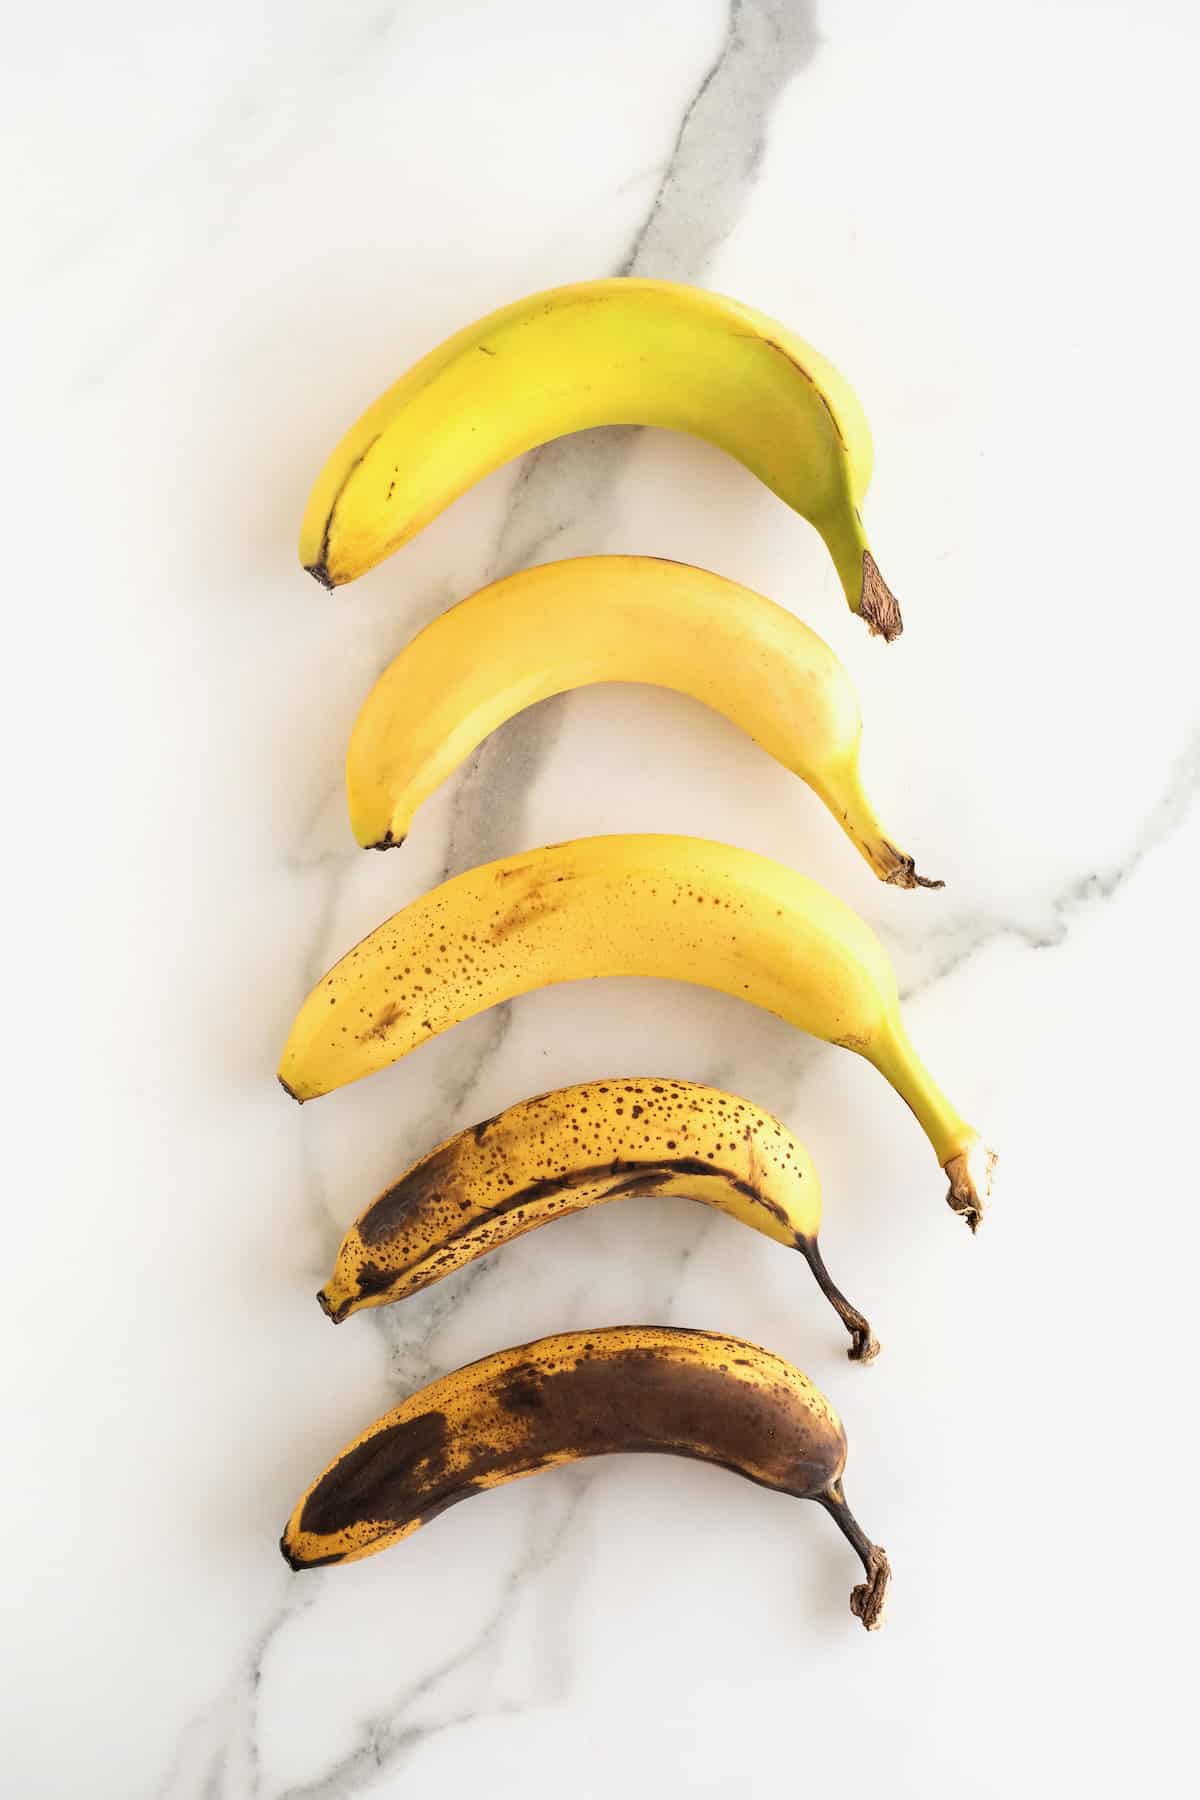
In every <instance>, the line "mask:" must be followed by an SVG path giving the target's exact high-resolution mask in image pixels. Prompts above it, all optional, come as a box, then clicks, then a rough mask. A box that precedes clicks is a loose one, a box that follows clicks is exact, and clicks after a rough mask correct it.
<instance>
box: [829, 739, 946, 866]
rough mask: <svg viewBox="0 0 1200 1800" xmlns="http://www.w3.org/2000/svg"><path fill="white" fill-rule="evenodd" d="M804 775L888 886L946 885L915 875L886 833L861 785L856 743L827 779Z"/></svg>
mask: <svg viewBox="0 0 1200 1800" xmlns="http://www.w3.org/2000/svg"><path fill="white" fill-rule="evenodd" d="M795 773H797V774H798V773H799V771H798V770H796V771H795ZM804 779H805V780H807V781H808V783H809V785H810V786H811V787H813V788H814V789H815V790H816V792H817V793H818V794H819V795H820V796H821V799H822V800H823V801H824V802H825V804H826V806H827V807H828V808H829V810H830V812H831V813H832V814H833V816H834V818H835V819H840V821H841V824H842V829H843V831H845V833H846V835H847V837H849V838H850V840H851V841H852V843H853V844H854V847H855V849H856V850H857V851H858V852H859V854H860V855H861V856H863V857H864V858H865V859H866V861H867V862H868V863H870V865H871V868H872V869H873V870H874V872H875V874H876V875H877V876H878V877H879V879H880V881H886V882H887V883H888V884H889V886H891V887H901V888H940V887H945V885H946V884H945V882H944V881H931V880H929V879H928V878H927V877H926V876H924V875H918V873H917V865H916V863H915V862H914V861H913V859H912V857H911V856H909V854H908V852H907V851H906V850H900V849H898V848H897V846H896V845H895V844H893V843H892V842H891V841H890V839H889V838H887V837H886V836H885V834H884V830H883V827H882V825H881V824H880V823H879V818H878V815H877V814H876V812H875V809H874V807H873V806H872V805H871V802H870V801H869V800H868V799H867V793H866V789H865V788H864V787H863V782H862V775H861V773H860V772H859V767H858V746H857V744H856V745H855V747H854V750H853V751H852V753H851V754H850V756H849V757H848V758H847V759H846V760H845V761H844V762H842V763H840V764H838V765H837V766H836V767H835V768H833V769H831V770H830V771H829V772H828V776H827V779H826V780H824V781H821V782H819V783H818V782H816V781H814V780H813V779H812V777H811V776H805V777H804Z"/></svg>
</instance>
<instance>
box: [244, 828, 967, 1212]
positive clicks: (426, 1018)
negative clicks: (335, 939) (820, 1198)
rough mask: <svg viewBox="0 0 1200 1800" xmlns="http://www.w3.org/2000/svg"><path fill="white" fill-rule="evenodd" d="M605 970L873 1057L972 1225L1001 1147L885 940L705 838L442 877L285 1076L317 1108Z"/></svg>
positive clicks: (770, 866)
mask: <svg viewBox="0 0 1200 1800" xmlns="http://www.w3.org/2000/svg"><path fill="white" fill-rule="evenodd" d="M601 975H647V976H665V977H668V978H670V979H674V980H677V981H690V982H695V983H697V984H699V985H701V986H704V987H712V988H718V989H720V990H721V991H722V992H724V993H728V994H734V995H736V996H738V997H739V998H740V999H744V1000H750V1001H753V1002H754V1003H755V1004H756V1005H758V1006H761V1007H764V1008H765V1009H766V1010H767V1011H768V1012H773V1013H777V1014H778V1015H779V1016H780V1017H781V1018H784V1019H787V1020H788V1021H789V1022H790V1023H791V1024H793V1025H796V1026H798V1027H799V1028H800V1029H801V1030H802V1031H808V1032H811V1033H812V1034H813V1035H814V1036H816V1037H820V1038H824V1039H826V1040H827V1041H828V1042H830V1043H835V1044H841V1045H843V1046H844V1047H845V1048H846V1049H849V1050H855V1051H857V1052H858V1053H859V1055H861V1056H865V1057H866V1058H867V1060H868V1061H869V1062H871V1063H873V1064H874V1065H875V1067H876V1068H877V1069H878V1070H879V1071H880V1073H881V1074H882V1075H884V1076H885V1077H886V1079H887V1080H888V1081H889V1082H890V1083H891V1085H892V1086H893V1087H894V1088H895V1089H896V1091H897V1093H898V1094H899V1095H900V1096H901V1098H902V1099H903V1100H905V1101H906V1102H907V1103H908V1105H909V1106H910V1107H911V1109H912V1111H913V1112H914V1113H915V1114H916V1117H917V1119H918V1121H919V1123H920V1125H921V1126H922V1128H923V1130H924V1131H925V1133H926V1135H927V1137H928V1138H929V1140H930V1142H931V1144H932V1145H933V1148H934V1152H935V1154H936V1156H937V1159H938V1161H939V1162H940V1163H942V1164H943V1166H944V1167H945V1168H946V1170H947V1173H948V1174H949V1175H950V1182H951V1186H950V1194H949V1196H948V1197H949V1201H950V1204H951V1206H952V1207H953V1208H954V1209H955V1211H957V1212H961V1213H962V1214H963V1215H964V1216H965V1217H966V1219H967V1221H968V1223H969V1224H970V1225H971V1226H972V1229H974V1227H975V1226H976V1225H977V1224H978V1222H979V1218H980V1217H981V1214H982V1209H983V1201H984V1198H985V1196H986V1193H987V1177H988V1173H989V1167H990V1165H989V1163H988V1154H989V1153H987V1152H985V1151H983V1150H982V1147H981V1146H980V1142H979V1135H978V1133H977V1132H976V1131H975V1130H974V1129H973V1128H972V1127H971V1126H969V1125H968V1124H967V1123H966V1122H965V1121H964V1120H963V1119H962V1118H961V1117H960V1116H959V1114H958V1113H957V1112H955V1110H954V1108H953V1107H952V1106H951V1104H950V1102H949V1101H948V1100H947V1099H946V1097H945V1095H944V1094H943V1093H942V1091H941V1089H940V1088H939V1087H938V1086H937V1084H936V1083H935V1082H934V1080H933V1079H932V1077H931V1076H930V1074H929V1072H928V1070H927V1069H926V1068H925V1067H924V1065H923V1064H922V1062H921V1060H920V1058H919V1057H918V1056H917V1053H916V1051H915V1050H914V1049H913V1047H912V1044H911V1043H910V1041H909V1038H908V1035H907V1033H906V1031H905V1029H904V1025H903V1023H902V1021H901V1018H900V1008H899V1001H898V997H897V992H896V978H895V974H894V973H893V970H892V965H891V963H890V962H889V960H888V957H887V953H886V952H885V950H884V948H883V946H882V944H881V943H880V942H879V939H878V938H877V937H876V936H875V934H874V932H873V931H872V930H871V929H870V927H869V926H867V925H866V924H864V923H863V921H862V920H861V919H860V918H859V917H858V915H857V914H856V913H853V912H851V910H850V908H849V907H848V906H845V905H843V903H842V902H841V901H840V900H837V899H835V898H834V896H833V895H832V894H830V893H827V892H826V890H825V889H824V888H822V887H819V886H818V885H817V883H816V882H814V881H809V880H807V879H806V878H805V877H804V876H803V875H798V874H796V873H795V872H794V871H793V870H791V869H786V868H784V867H783V866H782V864H780V863H775V862H771V861H770V860H769V859H768V858H767V857H765V856H757V855H755V854H753V853H752V852H750V851H748V850H738V849H734V848H733V847H732V846H730V845H727V844H716V843H710V842H708V841H706V840H705V839H702V838H688V837H672V836H661V835H656V834H652V833H647V834H644V835H635V836H615V837H594V838H580V839H578V840H576V841H575V842H574V843H568V844H554V845H550V846H549V847H547V848H545V849H541V850H531V851H526V852H524V853H523V854H521V855H517V856H509V857H505V858H503V859H502V860H500V861H499V862H493V863H485V864H483V865H481V866H480V867H479V868H475V869H469V870H468V871H467V872H466V874H464V875H459V876H456V877H455V878H454V879H453V880H451V881H447V882H443V883H442V885H441V886H440V887H436V888H433V889H432V890H431V891H430V892H429V893H427V894H424V895H422V896H421V898H420V899H418V900H414V901H413V902H412V904H411V905H409V906H406V907H405V908H404V909H403V910H402V911H401V912H398V913H396V914H395V915H394V916H393V917H392V918H391V919H389V920H387V921H386V923H384V924H383V925H380V926H379V927H377V929H376V930H375V931H373V932H372V933H371V934H370V936H369V937H366V938H364V939H363V941H362V942H361V943H360V944H358V945H356V947H355V948H354V949H353V950H351V951H349V952H348V954H347V955H345V956H344V957H343V958H342V960H341V961H340V962H339V963H337V964H336V965H335V966H334V967H333V968H332V969H331V970H330V971H329V973H328V974H327V975H325V976H324V977H323V978H322V980H321V981H319V982H318V983H317V985H316V987H315V988H314V989H313V990H312V992H311V994H310V995H309V997H308V999H307V1000H306V1001H305V1002H304V1005H303V1006H302V1007H301V1009H300V1012H299V1013H298V1015H297V1017H296V1020H295V1022H294V1024H293V1026H292V1029H291V1033H290V1035H289V1037H288V1041H287V1044H286V1045H285V1047H284V1052H283V1059H282V1061H281V1063H280V1067H279V1079H280V1081H281V1082H282V1083H283V1085H284V1087H285V1088H286V1089H287V1091H288V1092H289V1093H290V1094H292V1095H293V1096H294V1097H295V1098H296V1099H297V1100H311V1099H314V1098H315V1097H316V1096H317V1095H319V1094H326V1093H329V1092H330V1091H331V1090H332V1089H333V1088H336V1087H341V1086H343V1085H344V1084H345V1083H346V1082H350V1081H357V1080H359V1079H360V1078H361V1077H362V1076H364V1075H370V1074H372V1073H373V1072H374V1071H375V1070H377V1069H383V1068H386V1067H387V1066H388V1065H389V1064H390V1063H393V1062H396V1061H397V1060H398V1059H399V1058H400V1057H402V1056H404V1055H406V1054H407V1053H408V1052H409V1051H410V1050H412V1049H415V1047H416V1046H417V1045H418V1044H420V1043H422V1042H424V1040H425V1039H426V1038H430V1037H433V1036H435V1035H436V1034H437V1033H438V1032H440V1031H445V1030H447V1029H448V1028H449V1027H450V1026H451V1025H454V1024H457V1023H458V1022H459V1021H460V1020H462V1019H469V1018H472V1017H473V1016H474V1015H475V1014H476V1013H479V1012H483V1011H484V1010H485V1009H486V1008H487V1007H490V1006H496V1005H498V1004H499V1003H500V1002H501V1001H503V1000H511V999H512V998H513V997H514V996H515V995H517V994H523V993H528V992H529V991H530V990H531V989H533V988H538V987H545V986H547V985H548V984H550V983H554V982H559V981H577V980H582V979H586V978H591V977H595V976H601Z"/></svg>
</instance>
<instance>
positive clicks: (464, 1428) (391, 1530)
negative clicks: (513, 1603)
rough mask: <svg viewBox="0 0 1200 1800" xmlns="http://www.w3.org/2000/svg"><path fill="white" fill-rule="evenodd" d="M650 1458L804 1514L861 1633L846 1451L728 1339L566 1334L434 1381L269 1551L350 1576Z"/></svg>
mask: <svg viewBox="0 0 1200 1800" xmlns="http://www.w3.org/2000/svg"><path fill="white" fill-rule="evenodd" d="M627 1451H643V1452H644V1451H661V1452H663V1453H664V1454H667V1455H670V1456H690V1457H695V1458H697V1459H698V1460H700V1461H703V1462H712V1463H718V1464H720V1466H721V1467H722V1468H725V1469H730V1470H732V1471H733V1473H735V1474H738V1475H744V1476H746V1477H747V1478H748V1479H749V1480H751V1481H754V1482H757V1483H758V1484H759V1486H760V1487H767V1488H774V1489H775V1490H776V1492H778V1493H782V1494H792V1495H794V1496H795V1497H796V1498H797V1499H802V1500H816V1501H817V1502H818V1503H819V1504H820V1505H821V1506H823V1507H824V1508H825V1510H826V1512H827V1513H829V1514H830V1516H831V1517H832V1518H833V1519H834V1521H835V1522H836V1524H837V1525H838V1527H839V1529H840V1530H841V1531H842V1532H843V1533H844V1534H845V1536H846V1538H847V1539H848V1540H849V1542H850V1544H851V1545H852V1546H853V1549H854V1552H855V1554H856V1555H857V1556H858V1557H859V1558H860V1560H861V1562H862V1565H863V1568H864V1569H865V1571H866V1576H867V1579H866V1581H865V1582H861V1583H860V1584H859V1585H858V1587H856V1588H855V1589H854V1591H853V1593H852V1594H851V1596H850V1609H851V1611H852V1612H853V1613H854V1614H855V1616H856V1617H857V1618H859V1619H861V1620H862V1622H863V1624H864V1625H865V1626H866V1628H867V1630H868V1631H873V1630H874V1629H875V1628H876V1626H878V1625H879V1624H880V1622H881V1620H882V1615H883V1604H884V1597H885V1595H886V1592H887V1585H888V1579H889V1576H890V1574H891V1570H890V1568H889V1566H888V1559H887V1557H886V1555H885V1554H884V1552H883V1551H882V1550H881V1549H880V1548H879V1546H878V1545H877V1544H872V1543H871V1542H870V1541H869V1540H868V1539H867V1538H866V1537H865V1536H864V1534H863V1532H862V1531H861V1530H860V1528H859V1526H858V1523H857V1521H856V1520H855V1519H854V1517H853V1515H852V1514H851V1512H850V1509H849V1507H848V1506H847V1505H846V1497H845V1494H844V1493H843V1491H842V1470H843V1468H844V1467H845V1462H846V1435H845V1432H844V1431H843V1430H842V1426H841V1422H840V1420H839V1419H838V1416H837V1414H836V1413H835V1412H834V1410H833V1408H832V1407H831V1406H830V1404H829V1402H828V1400H826V1399H825V1397H824V1395H823V1394H821V1393H819V1392H818V1390H817V1389H816V1388H815V1387H814V1386H813V1384H812V1382H811V1381H809V1379H808V1377H807V1376H806V1375H802V1374H801V1373H800V1371H799V1369H795V1368H793V1367H792V1366H791V1364H790V1363H786V1362H784V1360H783V1358H782V1357H779V1356H773V1355H772V1354H771V1352H770V1351H769V1350H760V1349H759V1348H758V1346H757V1345H755V1344H747V1343H744V1342H743V1341H742V1339H740V1338H733V1337H722V1336H720V1335H718V1334H717V1333H716V1332H711V1331H679V1330H673V1329H672V1328H671V1327H670V1326H667V1325H625V1326H616V1327H609V1328H608V1329H606V1330H602V1331H568V1332H564V1333H562V1334H561V1336H558V1337H548V1338H540V1339H539V1340H538V1341H537V1342H536V1343H532V1344H519V1345H517V1346H516V1347H515V1348H514V1349H511V1350H500V1351H498V1352H497V1353H496V1354H495V1355H493V1356H485V1357H482V1358H481V1359H480V1360H479V1361H478V1362H474V1363H471V1364H469V1365H468V1367H467V1368H465V1369H458V1370H456V1371H455V1373H454V1374H452V1375H445V1376H443V1377H442V1379H441V1380H440V1381H435V1382H432V1383H431V1384H430V1386H429V1387H427V1388H423V1389H422V1390H421V1392H420V1393H417V1394H413V1395H412V1397H411V1398H410V1399H408V1400H405V1401H404V1402H403V1404H402V1405H400V1406H397V1407H396V1408H395V1410H394V1411H392V1412H390V1413H387V1414H386V1415H385V1416H384V1417H383V1418H382V1419H378V1420H376V1422H375V1424H374V1425H372V1426H370V1427H369V1428H368V1429H367V1430H366V1431H364V1432H363V1433H362V1435H361V1437H357V1438H355V1440H354V1442H353V1443H352V1444H348V1445H347V1446H346V1448H345V1449H344V1450H343V1451H342V1453H341V1455H340V1456H338V1457H337V1458H336V1459H335V1461H334V1462H332V1463H331V1464H330V1466H329V1467H328V1468H327V1469H326V1471H325V1473H324V1474H323V1475H322V1476H320V1478H319V1479H318V1480H317V1481H315V1482H314V1483H313V1485H312V1487H310V1488H309V1490H308V1492H307V1493H306V1494H305V1495H304V1497H303V1499H302V1500H301V1501H300V1502H299V1504H298V1505H297V1507H296V1509H295V1511H294V1512H293V1513H292V1516H291V1518H290V1519H289V1520H288V1522H287V1526H286V1528H285V1529H284V1533H283V1537H282V1538H281V1539H280V1546H279V1547H280V1549H281V1550H282V1552H283V1554H284V1557H285V1558H286V1559H287V1561H288V1563H289V1564H290V1565H291V1567H292V1568H293V1569H314V1568H318V1567H320V1566H322V1565H323V1564H326V1563H339V1562H357V1561H358V1560H359V1559H360V1558H362V1557H364V1556H373V1555H374V1554H375V1552H376V1551H378V1550H386V1549H387V1548H388V1546H389V1545H390V1544H398V1543H400V1542H402V1540H403V1539H404V1538H406V1537H411V1535H412V1533H413V1532H414V1531H416V1530H418V1529H419V1527H420V1526H422V1525H424V1524H426V1523H428V1521H429V1520H430V1519H434V1518H436V1517H437V1515H438V1514H439V1513H441V1512H445V1511H446V1509H447V1508H448V1507H451V1506H455V1505H457V1503H458V1502H459V1501H460V1500H467V1499H470V1497H471V1496H472V1495H473V1494H479V1493H482V1492H484V1491H485V1490H486V1489H488V1488H495V1487H500V1486H502V1485H503V1484H504V1483H505V1482H508V1481H518V1480H520V1478H521V1477H522V1476H524V1475H536V1474H538V1473H539V1472H540V1471H541V1470H543V1469H552V1468H557V1467H559V1466H560V1465H561V1464H563V1463H569V1462H577V1461H579V1460H580V1459H581V1458H583V1457H587V1456H611V1455H615V1454H620V1453H621V1452H627Z"/></svg>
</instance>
